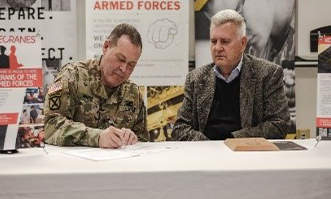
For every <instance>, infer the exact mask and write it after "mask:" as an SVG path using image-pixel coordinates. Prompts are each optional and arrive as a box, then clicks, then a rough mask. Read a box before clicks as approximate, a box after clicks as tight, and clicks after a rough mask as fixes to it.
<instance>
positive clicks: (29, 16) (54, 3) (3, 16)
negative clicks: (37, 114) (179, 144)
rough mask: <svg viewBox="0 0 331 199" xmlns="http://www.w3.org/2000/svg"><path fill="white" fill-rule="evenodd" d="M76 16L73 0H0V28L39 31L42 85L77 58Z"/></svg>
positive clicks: (4, 30)
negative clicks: (42, 74) (63, 66)
mask: <svg viewBox="0 0 331 199" xmlns="http://www.w3.org/2000/svg"><path fill="white" fill-rule="evenodd" d="M76 16H77V12H76V1H75V0H29V1H22V0H12V1H7V0H0V22H1V27H0V32H13V31H15V32H37V31H40V34H41V48H40V49H39V53H41V56H42V59H43V63H42V66H43V71H44V80H45V81H44V89H46V88H47V86H48V84H49V83H50V82H51V81H53V79H54V75H55V74H56V73H57V72H58V70H59V69H60V68H61V66H62V65H64V64H66V63H68V62H70V61H73V60H76V58H77V19H76Z"/></svg>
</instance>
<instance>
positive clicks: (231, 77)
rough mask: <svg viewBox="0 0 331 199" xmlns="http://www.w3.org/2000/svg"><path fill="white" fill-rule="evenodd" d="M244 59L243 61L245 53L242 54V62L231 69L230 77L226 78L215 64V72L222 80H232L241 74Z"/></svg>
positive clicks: (228, 81)
mask: <svg viewBox="0 0 331 199" xmlns="http://www.w3.org/2000/svg"><path fill="white" fill-rule="evenodd" d="M242 61H243V55H242V56H241V59H240V62H239V64H238V65H237V67H236V68H234V69H233V70H232V71H231V74H230V76H229V77H228V79H225V77H224V76H223V75H222V74H221V73H220V71H219V68H218V67H217V66H216V65H215V66H214V72H215V75H216V77H218V78H220V79H221V80H223V81H225V82H226V83H230V82H232V81H233V80H234V79H236V78H237V77H238V76H239V73H240V71H241V68H242Z"/></svg>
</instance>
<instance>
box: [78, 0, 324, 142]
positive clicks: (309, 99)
mask: <svg viewBox="0 0 331 199" xmlns="http://www.w3.org/2000/svg"><path fill="white" fill-rule="evenodd" d="M319 1H328V0H319ZM305 2H306V1H304V0H299V3H305ZM191 3H193V1H192V0H191ZM298 9H300V6H299V8H298ZM314 14H315V15H316V14H318V12H314V13H310V14H309V15H310V16H311V15H314ZM306 16H308V15H306ZM85 17H86V16H85V0H79V1H77V19H78V33H77V37H78V46H77V49H78V54H77V57H78V60H83V59H85V52H86V50H85V49H86V45H85ZM190 17H191V19H190V22H191V23H190V30H194V24H193V22H194V15H190ZM299 17H300V19H299V20H300V21H301V20H302V19H301V18H302V17H303V16H301V15H299ZM192 27H193V28H192ZM298 32H299V34H300V30H298ZM191 35H194V34H191ZM306 37H309V35H306ZM190 41H191V42H193V41H194V40H191V39H190ZM299 42H303V41H301V37H300V41H299ZM301 46H302V47H301ZM190 47H192V48H191V49H190V60H191V58H194V57H195V56H194V54H192V53H194V49H193V48H194V44H192V43H191V44H190ZM306 47H307V46H305V45H299V48H306ZM300 51H302V50H299V52H300ZM303 51H304V50H303ZM316 78H317V68H316V66H308V67H307V66H305V67H297V68H296V106H297V116H296V117H297V118H296V119H297V121H296V124H297V128H298V129H300V128H309V129H310V132H311V137H315V136H316V127H315V117H316V91H317V89H316V86H317V83H316V81H317V80H316Z"/></svg>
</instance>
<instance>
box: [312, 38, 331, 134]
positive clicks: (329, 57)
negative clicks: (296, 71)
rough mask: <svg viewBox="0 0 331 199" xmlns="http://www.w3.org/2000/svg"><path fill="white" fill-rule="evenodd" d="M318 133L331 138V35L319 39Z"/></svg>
mask: <svg viewBox="0 0 331 199" xmlns="http://www.w3.org/2000/svg"><path fill="white" fill-rule="evenodd" d="M316 110H317V114H316V127H317V130H316V135H317V136H321V137H322V139H331V36H321V37H320V38H319V40H318V73H317V107H316Z"/></svg>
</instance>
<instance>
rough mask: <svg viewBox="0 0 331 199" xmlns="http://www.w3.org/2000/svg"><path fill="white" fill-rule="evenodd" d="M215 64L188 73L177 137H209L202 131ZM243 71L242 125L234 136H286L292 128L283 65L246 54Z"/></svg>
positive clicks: (211, 92)
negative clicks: (284, 84)
mask: <svg viewBox="0 0 331 199" xmlns="http://www.w3.org/2000/svg"><path fill="white" fill-rule="evenodd" d="M214 65H215V64H214V63H211V64H208V65H206V66H203V67H200V68H197V69H195V70H193V71H191V72H190V73H188V75H187V77H186V82H185V91H184V100H183V104H182V106H181V107H180V108H179V110H178V114H177V120H176V122H175V125H174V128H173V132H172V137H173V139H174V140H208V138H207V137H206V136H205V135H204V134H203V132H204V130H205V127H206V124H207V120H208V115H209V112H210V109H211V107H212V102H213V98H214V93H215V88H216V86H215V84H216V75H215V73H214V70H213V67H214ZM240 73H241V79H240V119H241V127H242V128H241V129H240V130H238V131H234V132H232V135H233V136H234V137H235V138H239V137H264V138H268V139H279V138H285V136H286V134H287V133H288V131H289V129H290V114H289V109H288V102H287V98H286V96H285V93H284V88H283V69H282V67H281V66H279V65H276V64H274V63H271V62H269V61H265V60H262V59H259V58H256V57H253V56H250V55H244V56H243V62H242V69H241V71H240ZM215 133H222V132H215Z"/></svg>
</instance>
